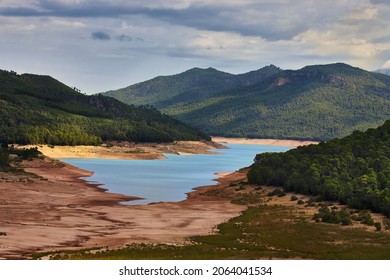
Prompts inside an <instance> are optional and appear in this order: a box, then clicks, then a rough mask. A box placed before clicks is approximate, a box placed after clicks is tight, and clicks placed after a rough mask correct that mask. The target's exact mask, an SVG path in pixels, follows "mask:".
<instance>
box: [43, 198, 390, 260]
mask: <svg viewBox="0 0 390 280" xmlns="http://www.w3.org/2000/svg"><path fill="white" fill-rule="evenodd" d="M218 232H219V233H218V234H216V235H208V236H197V237H192V238H191V239H190V241H191V242H192V244H191V245H182V246H174V245H164V244H161V245H149V244H130V245H128V246H126V247H125V248H123V249H118V250H104V249H103V250H91V251H92V253H91V252H89V251H88V250H82V251H79V252H70V251H67V252H55V253H50V255H51V256H52V258H53V259H104V260H107V259H113V260H118V259H148V260H150V259H206V260H207V259H259V258H266V259H269V258H270V259H271V258H303V259H389V258H390V235H389V234H387V233H381V232H369V231H367V230H365V229H356V228H346V227H343V226H340V225H333V224H325V223H315V222H308V220H307V217H306V216H303V215H302V214H300V213H299V212H297V211H296V209H294V208H293V207H287V206H280V205H273V206H269V205H259V206H256V207H250V208H249V209H248V210H246V211H244V212H243V214H242V215H241V216H239V217H236V218H233V219H231V220H230V221H228V222H227V223H223V224H221V225H219V226H218ZM41 256H42V255H37V256H36V257H41Z"/></svg>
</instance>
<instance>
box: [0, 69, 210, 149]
mask: <svg viewBox="0 0 390 280" xmlns="http://www.w3.org/2000/svg"><path fill="white" fill-rule="evenodd" d="M204 138H207V136H206V135H205V134H203V133H201V132H199V131H198V130H196V129H193V128H191V127H189V126H187V125H185V124H183V123H182V122H180V121H177V120H174V119H172V118H171V117H168V116H166V115H163V114H161V113H160V112H158V111H157V110H156V109H152V108H147V107H135V106H133V105H126V104H123V103H121V102H119V101H118V100H116V99H114V98H110V97H106V96H102V95H96V96H86V95H83V94H80V93H78V92H77V91H75V90H74V89H71V88H70V87H68V86H66V85H64V84H62V83H60V82H59V81H57V80H55V79H53V78H51V77H49V76H38V75H31V74H23V75H17V74H16V73H15V72H8V71H0V143H20V144H37V143H47V144H55V145H81V144H98V143H101V142H102V141H106V140H128V141H136V142H169V141H174V140H198V139H204Z"/></svg>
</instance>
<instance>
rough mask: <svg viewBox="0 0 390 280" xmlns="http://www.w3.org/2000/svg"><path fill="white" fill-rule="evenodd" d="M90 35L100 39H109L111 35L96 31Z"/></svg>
mask: <svg viewBox="0 0 390 280" xmlns="http://www.w3.org/2000/svg"><path fill="white" fill-rule="evenodd" d="M91 37H92V39H94V40H101V41H109V40H111V36H110V34H108V33H105V32H101V31H97V32H93V33H91Z"/></svg>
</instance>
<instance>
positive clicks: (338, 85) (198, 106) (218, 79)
mask: <svg viewBox="0 0 390 280" xmlns="http://www.w3.org/2000/svg"><path fill="white" fill-rule="evenodd" d="M197 71H198V72H199V71H200V72H201V73H202V76H200V75H195V74H194V73H195V72H197ZM197 71H195V70H194V69H193V70H190V71H188V72H185V73H182V74H179V75H176V76H170V77H159V78H156V79H154V80H150V81H146V82H144V83H141V84H137V85H134V86H131V87H129V88H127V89H123V90H120V91H117V92H110V93H109V95H110V96H114V97H116V98H119V99H120V100H123V101H125V102H128V103H135V104H150V105H153V106H155V107H156V108H158V109H160V110H162V111H163V112H165V113H167V114H168V115H171V116H174V117H176V118H178V119H180V120H182V121H183V122H186V123H188V124H191V125H192V126H194V127H197V128H199V129H201V130H203V131H205V132H206V133H208V134H210V135H219V136H233V137H252V138H280V139H316V140H329V139H332V138H335V137H343V136H346V135H348V134H350V133H352V132H353V131H354V130H365V129H368V128H371V127H376V126H378V125H380V124H381V123H383V122H384V121H385V120H387V119H390V77H389V76H386V75H383V74H379V73H372V72H368V71H364V70H362V69H359V68H355V67H352V66H349V65H346V64H342V63H336V64H330V65H316V66H307V67H304V68H302V69H300V70H296V71H293V70H284V71H282V70H280V69H278V68H276V67H274V66H269V67H267V68H263V69H261V70H259V71H264V72H265V73H266V74H264V75H258V76H257V79H256V78H254V79H252V80H251V82H248V83H246V84H245V83H242V82H240V83H234V85H233V86H232V87H230V86H231V84H232V83H231V81H232V80H236V79H238V80H240V79H241V81H242V80H245V78H247V77H248V75H249V74H250V73H247V74H242V75H230V74H226V73H225V74H224V76H223V75H222V74H221V72H217V71H216V70H212V69H206V70H199V69H198V70H197ZM210 72H212V73H213V75H212V77H214V78H213V79H207V81H208V82H207V83H206V82H199V83H198V84H197V87H195V86H193V85H191V84H190V82H195V81H200V80H199V79H200V78H199V77H203V79H206V78H205V77H204V76H207V77H209V75H210ZM190 74H191V75H190ZM217 74H218V75H217ZM252 74H253V73H252ZM188 76H190V77H188ZM183 77H187V79H183ZM225 77H230V78H231V77H235V78H234V79H227V78H225ZM176 81H181V83H180V87H178V86H177V83H176ZM202 81H203V80H202ZM162 85H163V86H162ZM229 87H230V89H229ZM194 88H195V89H196V90H194ZM168 93H172V95H173V93H174V96H171V97H169V98H166V96H168Z"/></svg>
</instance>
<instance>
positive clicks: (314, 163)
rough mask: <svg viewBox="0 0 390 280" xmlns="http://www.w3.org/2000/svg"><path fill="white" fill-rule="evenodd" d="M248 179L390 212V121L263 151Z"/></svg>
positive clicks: (356, 205)
mask: <svg viewBox="0 0 390 280" xmlns="http://www.w3.org/2000/svg"><path fill="white" fill-rule="evenodd" d="M248 180H249V182H251V183H256V184H260V185H264V184H266V185H272V186H280V187H283V188H284V189H285V190H286V191H291V192H297V193H302V194H311V195H318V196H319V197H320V198H322V199H325V200H331V201H339V202H340V203H342V204H347V205H349V206H351V207H353V208H357V209H370V210H373V211H375V212H382V213H383V214H385V215H386V216H388V217H389V216H390V121H386V122H385V124H384V125H382V126H380V127H379V128H377V129H369V130H367V131H366V132H360V131H355V132H353V133H352V135H350V136H347V137H345V138H342V139H334V140H331V141H329V142H326V143H325V142H321V143H320V144H318V145H310V146H306V147H298V148H296V149H293V150H290V151H288V152H285V153H264V154H258V155H257V156H256V158H255V163H254V164H253V165H252V166H251V167H250V171H249V173H248Z"/></svg>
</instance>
